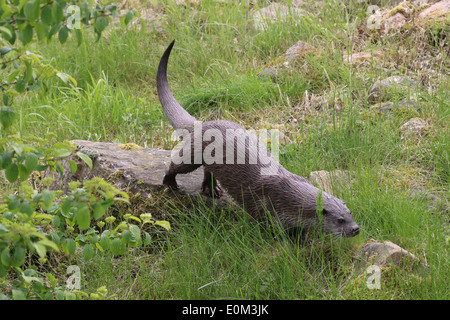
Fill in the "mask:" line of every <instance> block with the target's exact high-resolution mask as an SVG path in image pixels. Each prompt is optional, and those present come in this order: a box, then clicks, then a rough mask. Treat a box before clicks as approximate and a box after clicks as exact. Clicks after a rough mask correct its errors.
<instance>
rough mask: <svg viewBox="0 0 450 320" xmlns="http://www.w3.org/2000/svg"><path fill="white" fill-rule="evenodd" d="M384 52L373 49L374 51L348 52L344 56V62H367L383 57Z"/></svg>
mask: <svg viewBox="0 0 450 320" xmlns="http://www.w3.org/2000/svg"><path fill="white" fill-rule="evenodd" d="M383 56H384V55H383V53H382V52H381V51H373V52H355V53H353V54H350V55H349V54H346V53H344V55H343V56H342V57H343V59H344V62H347V63H350V64H362V63H365V62H370V61H371V60H372V59H378V58H380V59H381V58H383Z"/></svg>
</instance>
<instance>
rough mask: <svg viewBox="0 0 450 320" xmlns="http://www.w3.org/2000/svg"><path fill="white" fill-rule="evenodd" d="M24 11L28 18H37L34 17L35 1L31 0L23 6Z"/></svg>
mask: <svg viewBox="0 0 450 320" xmlns="http://www.w3.org/2000/svg"><path fill="white" fill-rule="evenodd" d="M23 13H24V14H25V17H27V19H28V20H35V19H36V18H34V1H29V2H27V3H26V4H25V6H24V7H23Z"/></svg>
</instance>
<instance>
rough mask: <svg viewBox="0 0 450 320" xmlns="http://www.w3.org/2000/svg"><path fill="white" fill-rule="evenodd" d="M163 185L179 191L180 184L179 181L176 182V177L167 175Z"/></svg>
mask: <svg viewBox="0 0 450 320" xmlns="http://www.w3.org/2000/svg"><path fill="white" fill-rule="evenodd" d="M163 185H165V186H166V187H168V188H170V189H172V190H178V184H177V181H176V180H175V177H172V176H169V175H165V176H164V179H163Z"/></svg>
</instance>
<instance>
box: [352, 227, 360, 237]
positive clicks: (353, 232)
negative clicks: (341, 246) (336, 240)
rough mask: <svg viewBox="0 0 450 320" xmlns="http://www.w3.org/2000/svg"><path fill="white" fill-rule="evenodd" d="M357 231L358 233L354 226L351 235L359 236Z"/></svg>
mask: <svg viewBox="0 0 450 320" xmlns="http://www.w3.org/2000/svg"><path fill="white" fill-rule="evenodd" d="M359 231H360V229H359V227H358V226H356V227H354V228H353V229H352V234H353V235H354V236H356V235H357V234H359Z"/></svg>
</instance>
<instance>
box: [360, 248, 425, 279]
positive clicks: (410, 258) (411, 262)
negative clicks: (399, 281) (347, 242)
mask: <svg viewBox="0 0 450 320" xmlns="http://www.w3.org/2000/svg"><path fill="white" fill-rule="evenodd" d="M361 256H362V266H363V267H368V266H371V265H376V266H378V267H380V268H384V267H389V266H392V265H395V266H398V267H401V268H405V269H408V270H411V271H416V272H417V271H419V272H421V273H422V274H423V273H426V271H427V267H426V266H425V265H423V264H421V263H420V260H419V259H418V258H417V257H416V256H415V255H413V254H412V253H410V252H408V251H407V250H405V249H403V248H402V247H400V246H398V245H396V244H395V243H392V242H390V241H384V242H378V241H377V242H369V243H366V244H365V245H364V246H363V247H362V250H361Z"/></svg>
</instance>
